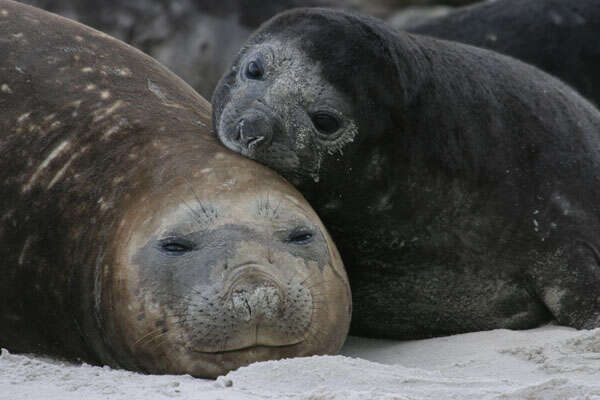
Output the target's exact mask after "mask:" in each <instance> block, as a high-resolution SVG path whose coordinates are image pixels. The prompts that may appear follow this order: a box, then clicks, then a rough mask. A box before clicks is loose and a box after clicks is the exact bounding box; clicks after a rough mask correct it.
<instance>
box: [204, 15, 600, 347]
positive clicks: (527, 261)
mask: <svg viewBox="0 0 600 400" xmlns="http://www.w3.org/2000/svg"><path fill="white" fill-rule="evenodd" d="M213 120H214V126H215V128H216V130H217V134H218V136H219V138H220V140H221V141H222V142H223V143H224V144H225V145H226V146H227V147H229V148H231V149H233V150H235V151H238V152H240V153H242V154H244V155H246V156H248V157H250V158H253V159H256V160H259V161H260V162H262V163H264V164H266V165H269V166H271V167H273V168H275V169H276V170H278V171H279V172H281V173H282V174H283V175H284V176H286V177H287V178H288V179H289V180H290V181H291V182H293V183H294V184H295V185H297V187H298V188H299V189H300V190H301V192H302V193H303V194H304V195H305V196H306V198H307V199H308V200H309V201H310V202H311V205H312V206H313V207H315V209H316V210H317V212H318V213H319V215H320V216H321V218H322V219H323V220H324V222H325V224H326V226H327V227H328V229H329V230H330V232H331V233H332V236H333V237H334V239H335V240H336V243H337V245H338V247H339V248H340V251H341V253H342V255H343V257H344V261H345V263H346V269H347V271H348V275H349V277H350V284H351V287H352V293H353V300H354V302H353V304H354V312H353V319H352V328H351V331H353V332H354V333H355V334H361V335H368V336H379V337H393V338H417V337H426V336H433V335H444V334H453V333H458V332H466V331H475V330H486V329H494V328H511V329H525V328H530V327H534V326H536V325H539V324H541V323H543V322H545V321H548V320H550V319H551V318H555V319H556V320H557V321H558V322H559V323H560V324H564V325H568V326H572V327H576V328H592V327H597V326H599V325H600V303H599V298H598V296H597V293H598V290H599V289H600V266H599V264H598V262H599V259H600V258H599V253H598V246H599V240H600V239H599V237H600V224H599V222H600V221H599V219H598V218H599V215H600V214H599V211H600V210H599V209H598V204H600V189H599V188H598V184H597V182H598V180H599V179H600V175H599V172H598V171H600V170H599V167H600V158H599V157H600V154H599V149H600V138H599V136H598V133H599V132H600V114H599V112H598V111H597V110H596V109H595V108H594V107H593V106H592V105H591V104H590V103H588V102H587V101H586V100H585V99H583V98H582V97H581V96H580V95H578V94H577V93H576V92H575V91H574V90H572V89H571V88H570V87H568V86H566V85H565V84H563V83H562V82H560V81H558V80H557V79H554V78H552V77H551V76H549V75H547V74H546V73H544V72H542V71H540V70H538V69H536V68H534V67H532V66H529V65H527V64H524V63H522V62H519V61H517V60H514V59H512V58H509V57H506V56H503V55H500V54H497V53H494V52H491V51H488V50H484V49H479V48H475V47H471V46H467V45H463V44H458V43H452V42H445V41H441V40H435V39H431V38H428V37H424V36H418V35H411V34H406V33H403V32H399V31H394V30H392V29H391V28H388V27H387V26H386V25H385V24H383V23H381V22H379V21H377V20H374V19H370V18H366V17H361V16H356V15H352V14H348V13H342V12H335V11H327V10H299V11H294V12H289V13H283V14H280V15H279V16H277V17H275V18H274V19H272V20H271V21H270V22H269V23H267V24H265V25H263V27H262V28H261V29H260V30H259V31H258V32H257V33H255V35H254V36H253V37H252V38H251V39H250V40H249V41H248V43H247V45H246V46H245V47H244V48H243V49H242V51H241V52H240V54H239V56H238V59H237V61H236V62H235V64H234V65H233V67H232V69H231V71H230V72H229V73H228V74H226V75H225V76H224V77H223V78H222V80H221V82H220V84H219V87H218V88H217V90H216V91H215V95H214V97H213Z"/></svg>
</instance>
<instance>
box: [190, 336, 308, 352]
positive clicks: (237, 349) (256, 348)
mask: <svg viewBox="0 0 600 400" xmlns="http://www.w3.org/2000/svg"><path fill="white" fill-rule="evenodd" d="M303 342H304V339H302V340H299V341H298V342H295V343H288V344H282V345H279V346H272V345H265V344H254V345H250V346H243V347H234V348H231V349H227V350H215V351H208V350H200V349H197V348H193V347H191V348H189V349H188V350H190V351H193V352H194V353H199V354H215V355H218V354H236V353H247V352H249V351H264V350H271V349H291V348H292V347H294V346H298V345H299V344H302V343H303Z"/></svg>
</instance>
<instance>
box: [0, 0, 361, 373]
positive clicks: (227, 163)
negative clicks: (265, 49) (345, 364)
mask: <svg viewBox="0 0 600 400" xmlns="http://www.w3.org/2000/svg"><path fill="white" fill-rule="evenodd" d="M0 38H3V39H2V40H0V54H2V57H0V154H2V157H0V243H2V246H0V260H1V261H0V274H1V276H2V279H0V344H1V345H2V347H3V348H6V349H8V350H9V351H11V352H25V353H41V354H49V355H53V356H58V357H61V358H67V359H70V360H79V361H85V362H88V363H93V364H97V365H109V366H112V367H114V368H126V369H130V370H134V371H141V372H145V373H156V374H190V375H192V376H196V377H203V378H215V377H217V376H218V375H221V374H225V373H227V372H228V371H231V370H233V369H236V368H239V367H241V366H245V365H248V364H250V363H252V362H256V361H264V360H275V359H280V358H284V357H300V356H310V355H315V354H334V353H336V352H337V351H338V350H339V349H340V347H341V346H342V344H343V342H344V340H345V337H346V334H347V332H348V327H349V324H350V315H351V295H350V289H349V286H348V281H347V277H346V273H345V270H344V267H343V264H342V261H341V258H340V256H339V254H338V252H337V249H336V247H335V245H334V244H333V242H332V241H331V238H330V236H329V234H328V233H327V231H326V229H325V227H324V226H323V224H322V223H321V221H320V220H319V218H318V216H317V215H316V213H315V212H314V210H313V209H312V208H311V207H310V206H309V205H308V203H307V202H306V201H305V200H304V198H303V197H302V196H301V195H300V194H299V193H298V191H297V190H295V189H294V188H293V187H292V186H291V185H289V184H288V183H287V182H286V181H285V180H284V179H283V178H282V177H281V176H279V175H278V174H276V173H275V172H273V171H271V170H269V169H267V168H265V167H263V166H261V165H259V164H257V163H255V162H253V161H251V160H248V159H246V158H243V157H240V156H239V155H237V154H235V153H232V152H230V151H228V150H227V149H225V148H224V147H223V146H222V145H221V144H220V143H218V142H217V140H215V138H214V137H213V136H212V135H211V133H210V127H211V122H210V113H211V108H210V104H209V103H208V102H207V101H206V100H205V99H203V98H202V97H201V96H199V95H198V94H197V93H196V92H194V90H193V89H191V88H190V87H189V86H188V85H187V84H185V83H184V82H183V81H182V80H180V79H179V78H177V77H176V76H175V75H174V74H172V73H171V72H169V71H168V70H167V69H166V68H164V67H163V66H161V65H160V64H158V63H157V62H156V61H155V60H153V59H151V58H150V57H148V56H146V55H144V54H142V53H141V52H139V51H137V50H135V49H133V48H131V47H129V46H127V45H125V44H124V43H122V42H119V41H118V40H116V39H113V38H111V37H109V36H107V35H105V34H103V33H101V32H98V31H95V30H93V29H90V28H88V27H85V26H83V25H80V24H77V23H74V22H72V21H69V20H67V19H64V18H61V17H58V16H56V15H53V14H49V13H47V12H43V11H41V10H38V9H35V8H32V7H29V6H25V5H22V4H20V3H16V2H12V1H8V0H0Z"/></svg>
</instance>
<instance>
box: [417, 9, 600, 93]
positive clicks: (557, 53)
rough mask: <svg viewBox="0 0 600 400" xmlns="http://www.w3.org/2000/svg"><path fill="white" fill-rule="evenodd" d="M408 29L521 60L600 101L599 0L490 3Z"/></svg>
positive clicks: (433, 19) (455, 12) (457, 11)
mask: <svg viewBox="0 0 600 400" xmlns="http://www.w3.org/2000/svg"><path fill="white" fill-rule="evenodd" d="M408 30H409V31H410V32H413V33H418V34H423V35H428V36H433V37H437V38H440V39H445V40H452V41H456V42H461V43H467V44H471V45H473V46H477V47H483V48H487V49H490V50H494V51H497V52H499V53H502V54H506V55H510V56H512V57H515V58H518V59H519V60H522V61H525V62H527V63H529V64H532V65H535V66H536V67H538V68H540V69H542V70H544V71H546V72H549V73H550V74H552V75H554V76H556V77H558V78H560V79H562V80H563V81H565V82H567V83H569V84H570V85H572V86H573V87H574V88H575V89H577V90H578V91H579V93H581V94H582V95H584V96H585V97H587V98H588V99H589V100H592V101H593V102H594V103H595V104H596V105H600V73H598V71H600V41H599V40H598V37H600V5H599V4H598V1H596V0H578V1H563V0H498V1H486V2H481V3H479V4H475V5H473V6H470V7H464V8H461V9H457V10H456V11H454V12H452V13H450V14H449V15H447V16H444V17H440V18H432V19H431V20H429V21H427V22H425V23H422V24H420V25H418V26H416V27H413V28H409V29H408Z"/></svg>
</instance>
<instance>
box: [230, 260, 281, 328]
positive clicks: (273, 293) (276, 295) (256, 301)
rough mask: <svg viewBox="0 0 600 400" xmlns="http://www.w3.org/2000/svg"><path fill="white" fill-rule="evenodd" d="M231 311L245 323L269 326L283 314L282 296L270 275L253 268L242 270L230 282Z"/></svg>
mask: <svg viewBox="0 0 600 400" xmlns="http://www.w3.org/2000/svg"><path fill="white" fill-rule="evenodd" d="M230 296H231V307H232V309H231V311H232V313H233V315H234V316H235V317H236V318H237V319H238V320H239V321H243V322H245V323H257V324H258V323H260V324H269V322H273V321H274V320H276V319H277V318H278V317H279V316H281V314H282V312H283V304H284V297H285V296H284V294H283V290H282V288H281V286H280V285H279V283H278V282H277V280H276V279H275V278H274V277H273V276H271V274H269V273H267V272H265V271H262V270H260V269H258V268H255V267H248V268H244V271H243V272H241V273H240V274H238V275H237V276H236V277H235V278H234V279H233V281H232V284H231V289H230Z"/></svg>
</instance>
